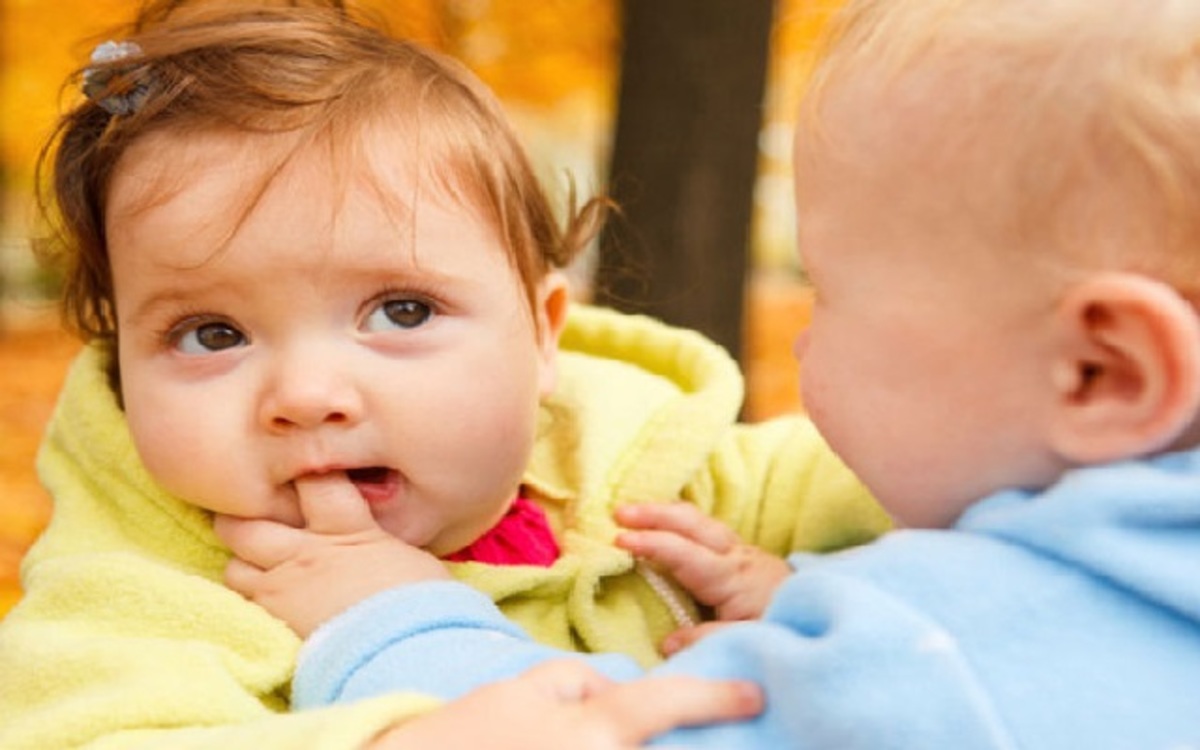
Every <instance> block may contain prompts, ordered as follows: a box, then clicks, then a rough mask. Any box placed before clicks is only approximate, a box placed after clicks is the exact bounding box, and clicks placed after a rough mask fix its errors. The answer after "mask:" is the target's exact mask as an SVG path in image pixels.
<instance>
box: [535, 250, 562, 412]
mask: <svg viewBox="0 0 1200 750" xmlns="http://www.w3.org/2000/svg"><path fill="white" fill-rule="evenodd" d="M570 302H571V289H570V284H569V283H568V282H567V277H566V276H565V275H563V274H562V273H559V272H558V271H551V272H550V273H548V274H546V276H545V277H544V278H543V279H542V280H541V281H540V282H539V283H538V289H537V308H536V310H535V311H534V312H535V315H536V316H537V327H538V330H537V335H538V349H539V350H540V354H541V366H540V376H539V377H540V382H539V384H538V386H539V390H540V391H541V394H542V395H543V396H548V395H549V394H550V393H552V392H553V391H554V387H555V385H556V384H557V382H558V339H559V337H560V336H562V332H563V328H564V327H565V326H566V325H567V312H568V310H569V309H570Z"/></svg>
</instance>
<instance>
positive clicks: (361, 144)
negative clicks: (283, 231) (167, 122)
mask: <svg viewBox="0 0 1200 750" xmlns="http://www.w3.org/2000/svg"><path fill="white" fill-rule="evenodd" d="M406 135H407V134H405V133H403V132H393V131H390V130H388V129H379V128H367V127H364V128H362V129H360V130H359V131H357V132H354V133H347V134H345V135H343V136H341V137H332V136H330V135H321V136H318V137H313V136H312V135H311V134H308V133H304V132H296V131H285V132H278V133H247V132H244V131H222V130H216V129H211V130H199V131H186V132H184V131H180V132H173V131H169V130H167V131H158V132H154V133H149V134H147V135H145V136H143V137H142V138H140V139H139V140H138V141H137V142H135V143H134V144H132V145H131V146H130V147H129V149H128V150H127V151H126V152H125V154H123V156H122V157H121V160H120V161H119V162H118V164H117V167H116V169H115V170H114V174H113V179H112V182H111V184H110V189H109V194H108V200H107V206H106V213H107V214H108V217H109V219H110V220H111V219H113V218H119V217H122V216H125V217H139V216H141V215H143V214H145V213H147V212H153V211H154V210H155V209H156V208H158V207H162V206H165V205H167V204H171V203H174V202H178V201H184V202H188V203H191V204H195V210H197V211H205V212H208V213H209V215H210V217H211V220H212V221H214V222H217V221H220V220H221V218H222V217H232V218H236V219H237V220H238V221H239V222H244V221H249V220H252V219H253V217H254V214H255V212H256V210H257V209H260V208H262V207H263V206H265V205H270V204H271V203H272V202H276V201H284V202H286V201H294V202H302V203H306V204H308V205H310V206H312V207H314V208H315V209H316V212H315V213H313V214H312V215H309V216H307V217H306V218H308V219H310V220H311V221H312V222H313V223H320V222H322V221H324V222H331V221H335V220H336V219H337V217H338V216H340V215H342V214H343V213H344V212H345V211H346V209H347V207H348V206H357V207H360V208H361V207H363V206H364V205H365V206H369V207H372V208H373V209H375V210H378V211H380V212H382V213H384V214H386V215H387V216H389V217H390V218H391V219H392V220H393V221H396V222H397V223H399V224H404V223H406V222H407V220H408V219H409V217H410V216H411V215H412V213H413V211H414V210H415V206H416V205H417V204H418V203H421V202H435V203H437V204H439V205H441V206H442V207H444V208H453V209H456V210H460V211H462V213H463V214H464V215H468V214H469V215H472V216H475V217H479V216H481V212H480V211H479V210H477V207H476V206H474V205H472V203H471V202H470V201H469V200H468V199H467V197H466V196H464V195H463V194H461V192H457V191H455V190H454V189H453V185H454V184H455V182H456V181H457V179H456V177H455V176H453V175H450V176H447V175H446V174H444V173H443V172H444V171H445V170H448V169H450V168H449V167H447V166H445V165H439V164H436V163H435V162H434V160H433V159H431V158H429V157H421V156H419V155H417V154H415V153H414V150H412V149H407V148H405V145H404V144H405V138H406Z"/></svg>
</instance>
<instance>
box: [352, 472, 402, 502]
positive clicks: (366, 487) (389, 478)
mask: <svg viewBox="0 0 1200 750" xmlns="http://www.w3.org/2000/svg"><path fill="white" fill-rule="evenodd" d="M346 477H347V478H348V479H349V480H350V481H351V482H352V483H353V484H354V486H355V487H357V488H358V492H359V494H360V495H362V496H363V499H364V500H366V501H367V502H368V503H382V502H385V501H387V500H390V499H391V498H392V497H394V496H395V494H396V488H397V487H398V486H399V484H400V475H399V474H398V473H397V472H396V471H395V470H394V469H389V468H388V467H386V466H364V467H362V468H359V469H347V470H346Z"/></svg>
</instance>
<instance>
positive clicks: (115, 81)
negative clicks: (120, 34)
mask: <svg viewBox="0 0 1200 750" xmlns="http://www.w3.org/2000/svg"><path fill="white" fill-rule="evenodd" d="M141 55H142V48H141V47H139V46H138V45H137V44H136V43H134V42H113V41H108V42H105V43H103V44H101V45H98V46H97V47H96V49H95V50H93V51H92V58H91V60H92V65H89V66H88V67H87V68H85V69H84V71H83V93H84V95H85V96H87V98H89V99H91V100H92V101H94V102H95V103H96V104H97V105H98V106H99V107H100V108H101V109H103V110H104V111H105V112H108V113H109V114H110V115H131V114H133V113H134V112H137V111H138V110H139V109H141V107H142V105H143V104H145V103H146V99H147V98H149V96H150V82H149V81H148V80H146V77H145V75H142V76H140V78H141V79H142V80H128V79H127V78H126V77H127V76H128V75H129V74H130V73H132V72H134V70H135V69H136V67H137V65H136V64H132V65H128V66H111V65H106V63H112V62H116V61H118V60H126V59H131V58H137V57H141Z"/></svg>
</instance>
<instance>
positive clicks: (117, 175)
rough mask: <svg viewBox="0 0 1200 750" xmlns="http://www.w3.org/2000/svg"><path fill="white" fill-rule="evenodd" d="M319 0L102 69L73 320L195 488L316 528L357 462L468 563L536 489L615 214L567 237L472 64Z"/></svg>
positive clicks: (69, 164) (76, 250) (70, 200)
mask: <svg viewBox="0 0 1200 750" xmlns="http://www.w3.org/2000/svg"><path fill="white" fill-rule="evenodd" d="M296 5H300V6H302V7H294V6H293V5H290V4H287V5H285V4H282V3H276V4H271V3H264V4H263V6H261V7H257V8H253V7H250V6H249V5H248V4H246V3H227V2H212V3H204V2H197V3H194V4H189V3H186V2H185V3H179V2H165V3H161V4H159V6H152V7H151V8H149V9H148V10H146V11H144V12H143V14H142V17H141V18H140V20H139V21H138V23H137V24H136V25H135V26H134V27H133V28H131V30H130V32H129V35H128V36H127V37H125V38H124V39H123V40H122V41H123V42H125V43H126V45H128V43H130V42H132V43H133V44H135V45H136V47H129V46H125V47H124V48H123V49H124V50H125V51H126V52H127V53H129V52H131V53H132V54H127V55H126V56H124V57H122V58H121V59H118V60H116V61H115V62H110V63H108V64H107V65H108V67H99V66H98V67H94V68H93V69H92V70H91V71H90V73H89V75H88V81H89V87H88V88H89V96H90V99H89V101H87V102H85V103H83V104H81V105H80V106H79V107H78V108H76V109H75V110H74V111H73V112H71V113H70V114H69V115H68V116H67V118H66V119H65V121H64V124H63V126H62V128H61V130H60V133H59V137H58V140H57V141H56V144H55V150H54V151H53V152H52V153H51V156H52V158H53V166H54V178H55V184H54V198H55V201H56V204H57V206H58V208H59V209H60V210H59V213H60V214H61V216H62V226H63V227H64V229H65V231H64V238H65V242H64V243H63V247H64V248H65V249H66V251H67V255H66V258H67V261H68V262H67V263H66V267H67V276H66V287H67V294H66V309H67V311H68V313H69V315H70V317H71V319H72V320H73V321H74V323H75V324H76V325H77V326H78V327H79V328H80V329H81V330H83V331H84V332H85V333H86V334H88V335H89V336H91V337H93V338H99V339H101V340H103V341H108V342H111V343H112V344H113V346H114V351H115V356H114V363H115V365H116V366H117V368H116V372H117V373H118V374H119V385H118V388H119V391H120V395H121V396H122V402H123V406H124V409H125V412H126V416H127V419H128V422H129V426H130V430H131V432H132V434H133V437H134V441H135V443H136V444H137V446H138V450H139V453H140V454H141V457H142V459H143V461H144V462H145V464H146V466H147V468H148V469H149V470H150V471H151V473H152V474H153V475H154V476H155V478H156V479H158V481H159V482H160V483H161V484H162V485H163V486H164V487H165V488H167V489H168V490H170V491H172V492H173V493H175V494H176V495H178V496H180V497H182V498H184V499H186V500H188V501H189V502H192V503H194V504H196V505H199V506H200V507H203V508H207V509H209V510H213V511H218V512H224V513H230V514H233V515H240V516H251V517H269V518H275V519H277V520H283V521H287V522H294V521H297V520H298V515H297V514H298V511H297V509H296V506H295V502H294V500H295V497H294V491H293V488H292V485H291V482H292V481H293V480H294V479H296V478H297V477H299V476H302V475H305V474H313V473H324V472H331V471H343V472H346V473H347V475H348V476H349V477H350V479H351V480H352V481H354V482H355V484H357V485H358V486H359V488H360V490H361V492H362V494H363V496H364V497H365V498H366V499H367V500H368V501H370V502H371V503H372V507H373V510H374V511H375V514H376V516H377V518H378V519H379V521H380V523H381V525H383V526H384V528H385V529H387V530H389V531H391V532H392V533H394V534H396V535H398V536H400V537H402V538H404V539H405V540H406V541H409V542H411V543H414V544H417V545H421V546H424V547H427V548H428V549H430V550H431V551H433V552H435V553H438V554H442V553H448V552H452V551H454V550H455V549H458V548H459V547H462V546H464V545H465V544H468V543H470V542H471V541H473V540H474V539H475V538H476V537H477V536H478V535H479V534H480V533H482V532H483V531H485V530H486V529H487V528H489V527H490V526H491V525H492V524H493V523H494V522H495V521H496V520H497V518H498V517H499V516H500V515H501V514H502V513H503V511H504V509H505V508H506V506H507V505H508V503H509V501H511V499H512V497H513V495H514V493H515V492H516V490H517V486H518V484H519V482H520V478H521V474H522V471H523V469H524V467H525V464H526V462H527V459H528V455H529V452H530V450H531V445H532V440H533V435H534V431H535V427H536V421H537V409H538V401H539V398H540V397H541V396H542V395H544V394H546V393H547V392H548V391H549V390H550V389H551V388H552V386H553V382H554V370H555V366H554V363H555V349H556V344H557V335H558V332H559V331H560V330H561V327H562V325H563V322H564V318H565V314H566V299H567V291H566V286H565V282H564V281H563V278H562V276H561V274H559V273H558V272H557V270H556V269H558V268H559V267H561V266H563V265H565V264H566V263H568V262H569V261H570V260H571V258H572V256H573V255H574V254H575V252H576V251H577V250H578V249H579V248H580V246H581V245H582V244H583V243H585V242H586V241H587V239H588V235H589V232H590V231H591V229H592V228H593V227H594V225H595V223H596V221H597V219H598V210H597V209H595V208H589V209H587V210H585V211H584V212H583V213H581V214H580V215H578V216H575V217H573V218H572V220H571V221H570V222H569V224H568V227H567V230H566V231H565V232H564V231H563V230H561V229H560V227H559V226H558V224H557V222H556V219H555V217H554V215H553V212H552V210H551V207H550V204H549V202H548V201H547V199H546V197H545V195H544V193H543V192H542V190H541V188H540V186H539V185H538V183H537V180H536V178H535V176H534V173H533V171H532V170H531V168H530V165H529V163H528V161H527V159H526V157H525V155H524V153H523V152H522V149H521V148H520V146H519V144H518V142H517V139H516V137H515V135H514V133H513V132H512V130H511V128H510V126H509V125H508V124H507V122H506V120H505V118H504V116H503V115H502V113H501V110H500V107H499V106H498V104H497V102H496V101H495V99H494V98H493V96H492V95H491V94H490V93H489V92H488V91H487V89H486V88H485V87H484V86H483V85H482V84H481V83H480V82H479V81H478V80H477V79H476V78H475V77H474V76H473V75H471V74H470V73H469V72H467V71H466V70H465V69H464V68H463V67H462V66H460V65H458V64H456V63H454V62H453V61H451V60H448V59H445V58H443V57H441V56H438V55H436V54H433V53H431V52H428V51H426V50H423V49H421V48H419V47H416V46H414V45H411V44H408V43H406V42H402V41H397V40H395V39H392V38H389V37H388V36H386V35H385V34H383V33H380V32H378V31H376V30H374V29H373V28H370V27H368V26H367V25H365V24H362V23H360V22H358V21H356V20H354V19H352V18H351V17H349V16H348V15H347V13H346V12H345V11H344V10H343V9H342V8H341V7H340V3H336V2H330V3H327V4H322V3H315V2H314V3H299V4H296Z"/></svg>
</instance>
